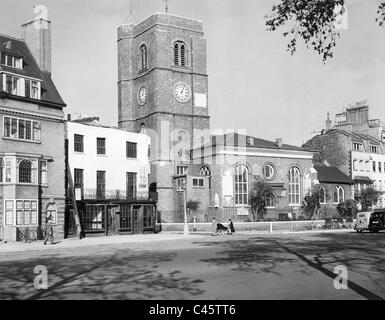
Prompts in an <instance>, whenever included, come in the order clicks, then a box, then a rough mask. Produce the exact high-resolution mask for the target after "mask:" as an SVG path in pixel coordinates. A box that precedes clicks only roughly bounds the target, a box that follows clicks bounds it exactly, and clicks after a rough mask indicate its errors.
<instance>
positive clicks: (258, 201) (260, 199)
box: [250, 179, 274, 221]
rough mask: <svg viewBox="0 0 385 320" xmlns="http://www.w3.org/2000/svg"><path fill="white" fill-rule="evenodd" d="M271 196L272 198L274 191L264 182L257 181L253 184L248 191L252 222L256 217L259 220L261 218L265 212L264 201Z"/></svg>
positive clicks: (261, 180)
mask: <svg viewBox="0 0 385 320" xmlns="http://www.w3.org/2000/svg"><path fill="white" fill-rule="evenodd" d="M272 196H274V191H273V189H272V187H271V186H270V185H269V184H268V183H267V182H266V181H264V180H263V179H258V180H257V181H255V182H254V184H253V187H252V188H251V191H250V206H251V212H252V214H253V218H254V221H255V220H256V215H257V216H258V217H259V218H262V217H263V214H264V213H265V212H266V201H267V200H268V199H269V198H270V197H272Z"/></svg>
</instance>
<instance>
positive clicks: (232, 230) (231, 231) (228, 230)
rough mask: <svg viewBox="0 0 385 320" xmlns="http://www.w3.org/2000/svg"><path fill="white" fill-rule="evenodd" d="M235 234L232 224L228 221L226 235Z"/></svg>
mask: <svg viewBox="0 0 385 320" xmlns="http://www.w3.org/2000/svg"><path fill="white" fill-rule="evenodd" d="M234 232H235V229H234V224H233V222H232V221H231V219H229V226H228V228H227V233H228V234H233V233H234Z"/></svg>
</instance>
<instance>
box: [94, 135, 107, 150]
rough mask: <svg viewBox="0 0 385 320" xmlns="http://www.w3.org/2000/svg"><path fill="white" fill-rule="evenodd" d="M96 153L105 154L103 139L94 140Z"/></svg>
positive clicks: (104, 141) (104, 140)
mask: <svg viewBox="0 0 385 320" xmlns="http://www.w3.org/2000/svg"><path fill="white" fill-rule="evenodd" d="M96 153H97V154H106V139H105V138H96Z"/></svg>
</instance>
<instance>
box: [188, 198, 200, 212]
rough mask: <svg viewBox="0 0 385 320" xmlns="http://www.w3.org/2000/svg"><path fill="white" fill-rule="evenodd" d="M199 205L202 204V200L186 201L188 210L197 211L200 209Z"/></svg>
mask: <svg viewBox="0 0 385 320" xmlns="http://www.w3.org/2000/svg"><path fill="white" fill-rule="evenodd" d="M199 205H200V201H195V200H189V201H187V203H186V208H187V209H188V210H192V211H196V210H198V208H199Z"/></svg>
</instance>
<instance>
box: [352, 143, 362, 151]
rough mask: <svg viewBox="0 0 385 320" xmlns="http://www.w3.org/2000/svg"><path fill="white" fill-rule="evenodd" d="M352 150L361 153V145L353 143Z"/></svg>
mask: <svg viewBox="0 0 385 320" xmlns="http://www.w3.org/2000/svg"><path fill="white" fill-rule="evenodd" d="M352 148H353V150H355V151H362V143H358V142H353V143H352Z"/></svg>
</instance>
